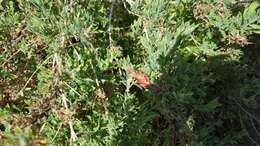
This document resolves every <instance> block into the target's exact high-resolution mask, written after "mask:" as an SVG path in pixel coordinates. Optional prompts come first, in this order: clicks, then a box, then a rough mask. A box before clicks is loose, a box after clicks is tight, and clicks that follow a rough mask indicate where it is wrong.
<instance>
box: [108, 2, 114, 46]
mask: <svg viewBox="0 0 260 146" xmlns="http://www.w3.org/2000/svg"><path fill="white" fill-rule="evenodd" d="M115 3H116V0H112V4H111V7H110V12H109V17H108V20H109V26H108V39H109V47H110V48H112V47H113V38H112V32H111V29H112V28H113V25H112V18H113V11H114V6H115Z"/></svg>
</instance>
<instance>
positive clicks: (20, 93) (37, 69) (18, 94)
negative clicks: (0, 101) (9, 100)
mask: <svg viewBox="0 0 260 146" xmlns="http://www.w3.org/2000/svg"><path fill="white" fill-rule="evenodd" d="M51 57H52V55H50V56H49V57H48V58H46V59H45V60H44V61H43V62H42V63H41V64H40V65H39V66H38V67H37V68H36V70H35V71H34V72H33V73H32V75H31V76H30V77H29V79H28V80H27V81H26V83H25V84H24V86H23V87H22V88H21V89H20V91H19V92H18V93H17V94H16V98H18V97H19V96H20V95H22V93H23V90H24V89H25V88H26V87H27V85H28V84H29V82H30V81H31V80H32V78H33V76H34V75H35V74H36V73H37V72H38V71H39V69H40V68H41V67H42V66H43V65H44V64H45V63H46V62H47V61H48V60H49V59H50V58H51Z"/></svg>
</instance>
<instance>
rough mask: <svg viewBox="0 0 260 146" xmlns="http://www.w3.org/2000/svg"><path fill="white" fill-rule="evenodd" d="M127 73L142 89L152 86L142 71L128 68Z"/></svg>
mask: <svg viewBox="0 0 260 146" xmlns="http://www.w3.org/2000/svg"><path fill="white" fill-rule="evenodd" d="M126 73H127V75H128V76H129V77H131V78H133V79H134V80H136V82H137V83H138V84H139V85H141V86H142V87H144V88H149V87H150V86H151V83H150V80H149V77H148V76H147V75H146V74H145V73H143V72H142V71H138V70H134V69H131V68H126Z"/></svg>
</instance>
